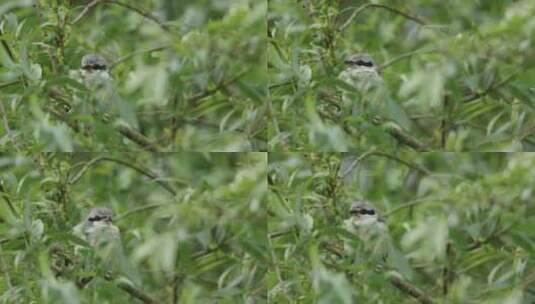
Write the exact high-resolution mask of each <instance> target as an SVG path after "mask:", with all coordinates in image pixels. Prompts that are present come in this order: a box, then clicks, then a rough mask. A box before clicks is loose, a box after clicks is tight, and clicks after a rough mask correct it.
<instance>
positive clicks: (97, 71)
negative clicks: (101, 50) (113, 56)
mask: <svg viewBox="0 0 535 304" xmlns="http://www.w3.org/2000/svg"><path fill="white" fill-rule="evenodd" d="M80 68H81V72H82V76H83V78H84V82H85V84H86V85H87V86H88V87H89V88H90V89H100V87H102V86H107V85H111V80H112V78H111V75H110V73H109V70H108V61H107V60H106V59H105V58H104V57H102V56H101V55H99V54H87V55H85V56H84V57H82V62H81V64H80Z"/></svg>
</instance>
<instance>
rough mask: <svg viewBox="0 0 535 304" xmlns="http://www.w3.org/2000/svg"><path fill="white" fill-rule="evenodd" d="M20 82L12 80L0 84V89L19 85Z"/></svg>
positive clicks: (19, 80)
mask: <svg viewBox="0 0 535 304" xmlns="http://www.w3.org/2000/svg"><path fill="white" fill-rule="evenodd" d="M20 82H22V80H21V79H17V80H13V81H10V82H6V83H0V89H3V88H7V87H9V86H12V85H14V84H17V83H20Z"/></svg>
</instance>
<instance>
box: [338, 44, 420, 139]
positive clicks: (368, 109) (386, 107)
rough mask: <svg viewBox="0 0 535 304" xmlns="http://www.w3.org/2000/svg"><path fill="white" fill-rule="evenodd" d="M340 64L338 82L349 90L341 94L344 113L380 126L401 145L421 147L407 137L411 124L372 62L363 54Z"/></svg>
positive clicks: (352, 56)
mask: <svg viewBox="0 0 535 304" xmlns="http://www.w3.org/2000/svg"><path fill="white" fill-rule="evenodd" d="M344 63H345V66H346V68H345V69H344V70H343V71H342V72H341V73H340V75H339V76H338V78H339V79H340V80H342V81H343V82H344V83H346V84H347V85H349V86H350V87H351V88H352V89H353V91H351V90H344V92H343V94H342V107H343V109H345V111H344V112H345V113H346V114H348V113H350V114H352V115H357V116H359V117H362V118H364V121H369V122H372V124H374V125H379V126H381V125H382V126H383V128H385V131H386V132H387V133H390V134H391V135H392V136H393V137H395V138H398V140H399V141H401V142H402V143H406V142H409V143H411V144H412V143H413V142H415V143H414V144H412V145H410V146H418V145H421V144H420V143H419V142H418V141H417V139H413V138H409V137H410V135H407V130H409V129H411V128H412V122H411V121H410V119H409V116H408V115H407V114H406V113H405V110H404V109H403V108H402V107H401V106H400V104H399V103H398V102H395V101H394V100H392V99H391V98H390V96H389V94H388V90H387V88H386V85H385V83H384V81H383V78H382V77H381V75H380V74H379V70H378V67H377V65H376V63H375V61H374V60H373V59H372V58H371V57H370V56H369V55H368V54H366V53H358V54H353V55H350V56H348V57H347V58H346V59H345V61H344Z"/></svg>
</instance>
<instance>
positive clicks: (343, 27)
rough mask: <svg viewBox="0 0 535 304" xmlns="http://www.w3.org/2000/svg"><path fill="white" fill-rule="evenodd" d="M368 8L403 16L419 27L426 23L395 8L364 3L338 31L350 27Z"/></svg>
mask: <svg viewBox="0 0 535 304" xmlns="http://www.w3.org/2000/svg"><path fill="white" fill-rule="evenodd" d="M368 8H381V9H384V10H387V11H389V12H391V13H394V14H397V15H400V16H403V17H404V18H406V19H409V20H412V21H414V22H416V23H418V24H420V25H426V22H425V21H424V20H422V19H421V18H419V17H416V16H413V15H410V14H407V13H405V12H402V11H400V10H398V9H396V8H393V7H390V6H388V5H384V4H375V3H366V4H364V5H362V6H360V7H358V8H357V9H355V11H354V12H353V14H351V16H350V17H349V18H348V19H347V20H346V22H345V23H344V24H343V25H342V26H341V27H340V31H344V30H345V29H346V28H347V27H349V26H350V25H351V23H353V21H355V19H356V18H357V17H358V15H359V14H361V13H362V12H363V11H365V10H366V9H368Z"/></svg>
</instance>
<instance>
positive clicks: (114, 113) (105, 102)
mask: <svg viewBox="0 0 535 304" xmlns="http://www.w3.org/2000/svg"><path fill="white" fill-rule="evenodd" d="M69 74H70V77H71V78H73V79H76V80H77V81H79V82H81V83H83V84H84V85H85V86H86V88H87V89H88V90H89V91H90V98H89V101H90V104H91V106H92V112H94V113H95V112H96V113H99V114H100V116H101V117H102V118H103V119H104V120H105V121H108V122H109V121H113V120H115V119H117V118H120V119H122V120H123V121H125V122H126V123H128V124H129V125H130V126H132V127H135V128H138V121H137V117H136V114H135V110H134V109H133V108H132V107H131V106H130V105H129V104H128V103H127V102H125V101H124V100H123V99H122V98H120V96H119V94H117V92H116V90H115V85H114V81H113V77H112V76H111V74H110V71H109V64H108V61H107V60H106V58H104V57H103V56H102V55H100V54H94V53H91V54H87V55H85V56H83V57H82V60H81V63H80V69H79V70H75V71H71V72H70V73H69ZM83 106H86V105H85V104H83Z"/></svg>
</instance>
